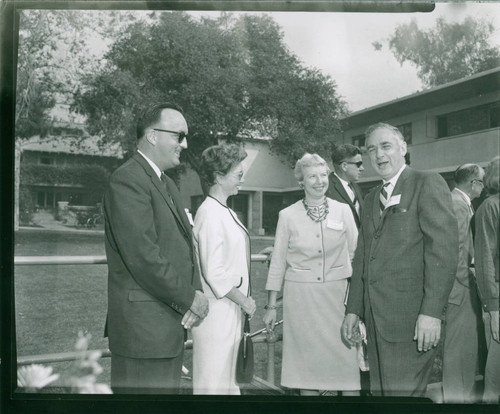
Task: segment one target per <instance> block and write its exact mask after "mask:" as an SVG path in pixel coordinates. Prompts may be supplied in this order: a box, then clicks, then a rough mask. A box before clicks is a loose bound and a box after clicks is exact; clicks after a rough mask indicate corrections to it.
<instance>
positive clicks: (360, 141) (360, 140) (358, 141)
mask: <svg viewBox="0 0 500 414" xmlns="http://www.w3.org/2000/svg"><path fill="white" fill-rule="evenodd" d="M351 142H352V145H356V146H357V147H359V148H361V147H364V146H365V134H361V135H355V136H353V137H352V138H351Z"/></svg>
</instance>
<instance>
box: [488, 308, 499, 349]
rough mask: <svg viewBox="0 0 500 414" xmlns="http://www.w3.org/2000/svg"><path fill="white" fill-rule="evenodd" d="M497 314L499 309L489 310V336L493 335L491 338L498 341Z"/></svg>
mask: <svg viewBox="0 0 500 414" xmlns="http://www.w3.org/2000/svg"><path fill="white" fill-rule="evenodd" d="M498 315H499V311H491V312H490V326H491V336H493V339H494V340H495V341H497V342H500V336H499V333H498V331H499V328H498V319H499V318H498Z"/></svg>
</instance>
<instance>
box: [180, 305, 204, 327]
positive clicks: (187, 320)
mask: <svg viewBox="0 0 500 414" xmlns="http://www.w3.org/2000/svg"><path fill="white" fill-rule="evenodd" d="M200 320H201V319H200V318H198V316H197V315H196V314H194V313H193V312H191V311H190V310H188V311H187V312H186V313H185V314H184V316H183V317H182V321H181V324H182V326H184V328H186V329H191V327H192V326H193V325H195V324H196V322H198V321H200Z"/></svg>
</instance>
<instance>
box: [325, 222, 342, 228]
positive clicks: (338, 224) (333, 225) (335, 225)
mask: <svg viewBox="0 0 500 414" xmlns="http://www.w3.org/2000/svg"><path fill="white" fill-rule="evenodd" d="M326 227H328V228H329V229H332V230H344V223H342V222H341V221H333V220H328V221H327V222H326Z"/></svg>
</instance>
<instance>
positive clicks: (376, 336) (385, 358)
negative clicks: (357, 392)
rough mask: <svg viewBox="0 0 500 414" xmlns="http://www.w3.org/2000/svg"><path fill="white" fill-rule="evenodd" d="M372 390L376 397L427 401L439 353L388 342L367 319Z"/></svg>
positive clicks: (409, 344) (414, 344)
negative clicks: (422, 398) (418, 398)
mask: <svg viewBox="0 0 500 414" xmlns="http://www.w3.org/2000/svg"><path fill="white" fill-rule="evenodd" d="M366 331H367V348H368V363H369V365H370V388H371V393H372V395H373V396H384V397H391V396H392V397H394V396H398V397H424V396H425V392H426V389H427V383H428V382H429V379H430V376H431V372H432V365H433V363H434V357H435V355H436V349H435V348H433V349H432V350H430V351H427V352H418V350H417V342H416V341H411V342H388V341H386V340H385V339H384V338H382V336H381V335H380V333H379V332H378V331H377V328H376V326H375V323H374V320H373V315H372V314H371V312H368V315H367V318H366Z"/></svg>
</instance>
